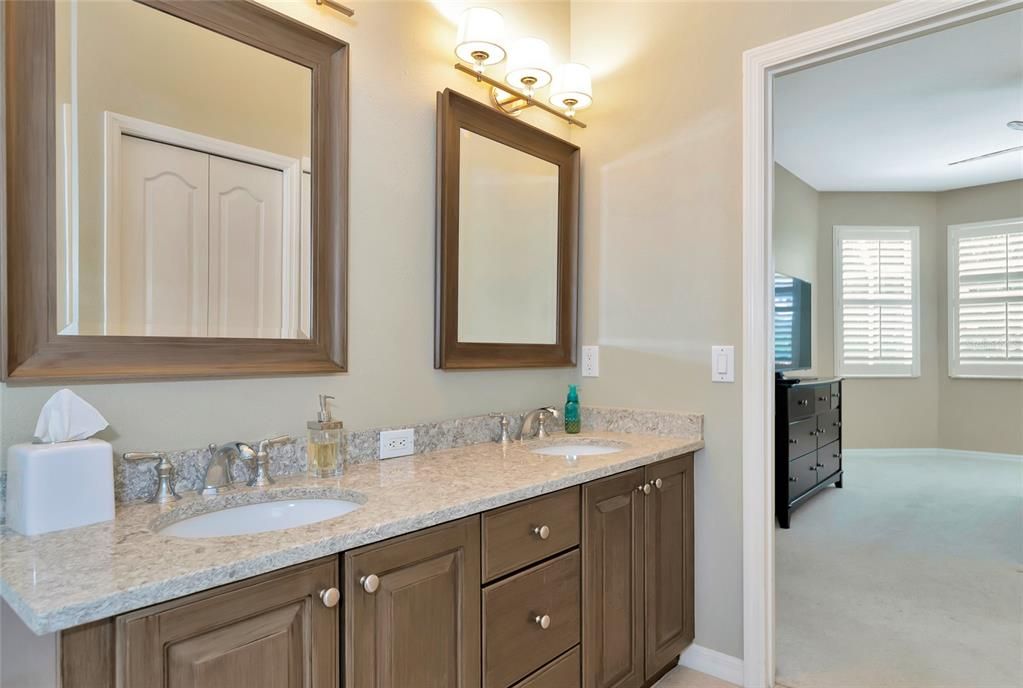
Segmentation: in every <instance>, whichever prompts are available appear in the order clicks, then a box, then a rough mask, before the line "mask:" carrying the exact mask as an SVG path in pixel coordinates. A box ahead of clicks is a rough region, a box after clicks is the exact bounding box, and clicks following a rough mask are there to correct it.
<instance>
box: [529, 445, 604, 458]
mask: <svg viewBox="0 0 1023 688" xmlns="http://www.w3.org/2000/svg"><path fill="white" fill-rule="evenodd" d="M621 450H622V448H621V447H615V446H612V445H609V444H552V445H550V446H548V447H539V448H537V449H534V450H533V452H534V453H536V454H545V455H547V456H596V455H597V454H614V453H615V452H620V451H621Z"/></svg>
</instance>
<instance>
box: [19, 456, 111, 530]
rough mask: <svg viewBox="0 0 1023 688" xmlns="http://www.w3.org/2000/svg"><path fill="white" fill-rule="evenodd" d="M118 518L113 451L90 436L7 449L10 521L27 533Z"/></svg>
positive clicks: (73, 526)
mask: <svg viewBox="0 0 1023 688" xmlns="http://www.w3.org/2000/svg"><path fill="white" fill-rule="evenodd" d="M113 518H114V454H113V450H112V449H111V447H110V443H109V442H104V441H103V440H97V439H89V440H77V441H75V442H57V443H54V444H15V445H13V446H11V447H10V448H8V450H7V525H8V526H10V527H11V528H13V529H14V530H16V531H18V532H19V533H22V534H23V535H38V534H40V533H48V532H50V531H52V530H64V529H65V528H78V527H79V526H87V525H89V524H90V523H99V522H101V521H109V520H112V519H113Z"/></svg>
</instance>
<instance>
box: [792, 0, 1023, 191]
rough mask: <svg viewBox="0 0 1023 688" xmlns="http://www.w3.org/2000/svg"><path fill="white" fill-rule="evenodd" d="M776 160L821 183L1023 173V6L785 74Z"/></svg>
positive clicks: (940, 180) (926, 181)
mask: <svg viewBox="0 0 1023 688" xmlns="http://www.w3.org/2000/svg"><path fill="white" fill-rule="evenodd" d="M774 88H775V90H774V144H775V159H776V160H777V161H778V163H780V164H781V165H782V166H784V167H785V168H787V169H788V170H789V171H790V172H792V173H793V174H795V175H796V176H798V177H799V178H801V179H802V180H803V181H805V182H806V183H807V184H809V185H810V186H812V187H814V188H815V189H817V190H818V191H946V190H948V189H958V188H962V187H967V186H976V185H978V184H990V183H993V182H1001V181H1008V180H1010V179H1020V178H1023V151H1017V152H1015V153H1008V154H1005V155H1000V156H997V157H993V158H988V159H985V160H979V161H975V162H969V163H964V164H962V165H954V166H951V167H950V166H949V165H948V163H950V162H953V161H956V160H961V159H963V158H969V157H973V156H975V155H982V154H984V153H989V152H992V151H996V150H1001V149H1004V148H1011V147H1013V146H1020V145H1023V132H1020V131H1013V130H1011V129H1009V128H1008V127H1006V126H1005V125H1006V122H1008V121H1010V120H1023V10H1016V11H1013V12H1009V13H1005V14H1000V15H997V16H993V17H989V18H987V19H981V20H979V21H975V22H971V23H969V24H964V25H962V26H957V27H953V28H950V29H946V30H944V31H939V32H937V33H933V34H929V35H926V36H921V37H918V38H914V39H912V40H908V41H904V42H902V43H897V44H894V45H889V46H886V47H883V48H878V49H876V50H871V51H869V52H866V53H862V54H860V55H855V56H852V57H847V58H844V59H841V60H837V61H835V62H831V63H828V64H824V65H820V66H818V67H812V68H810V69H805V70H802V71H799V72H794V73H792V74H788V75H785V76H782V77H779V78H777V79H776V80H775V83H774Z"/></svg>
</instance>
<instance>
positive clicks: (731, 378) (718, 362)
mask: <svg viewBox="0 0 1023 688" xmlns="http://www.w3.org/2000/svg"><path fill="white" fill-rule="evenodd" d="M710 379H711V382H735V347H734V346H712V347H710Z"/></svg>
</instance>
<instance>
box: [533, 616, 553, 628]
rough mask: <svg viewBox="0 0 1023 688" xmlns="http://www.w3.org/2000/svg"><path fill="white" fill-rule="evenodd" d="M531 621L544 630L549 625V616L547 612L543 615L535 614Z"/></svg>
mask: <svg viewBox="0 0 1023 688" xmlns="http://www.w3.org/2000/svg"><path fill="white" fill-rule="evenodd" d="M533 623H535V624H536V625H537V626H539V627H540V628H542V629H543V630H545V631H546V630H547V629H548V628H550V627H551V617H550V616H549V615H547V614H544V615H543V616H537V617H535V618H534V619H533Z"/></svg>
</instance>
